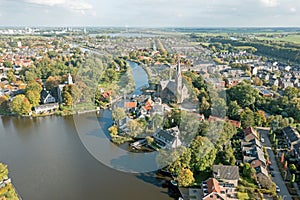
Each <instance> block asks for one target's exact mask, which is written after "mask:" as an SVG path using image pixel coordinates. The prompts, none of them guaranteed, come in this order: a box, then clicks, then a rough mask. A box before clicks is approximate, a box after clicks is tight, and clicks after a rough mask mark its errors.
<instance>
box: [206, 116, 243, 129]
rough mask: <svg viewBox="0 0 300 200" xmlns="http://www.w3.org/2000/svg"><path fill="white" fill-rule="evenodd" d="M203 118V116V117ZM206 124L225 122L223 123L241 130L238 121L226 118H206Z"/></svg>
mask: <svg viewBox="0 0 300 200" xmlns="http://www.w3.org/2000/svg"><path fill="white" fill-rule="evenodd" d="M203 117H204V116H203ZM207 121H208V122H215V121H225V122H229V123H230V124H231V125H233V126H234V127H235V128H241V122H239V121H236V120H231V119H228V118H225V119H223V118H220V117H215V116H212V115H210V116H209V117H208V120H207Z"/></svg>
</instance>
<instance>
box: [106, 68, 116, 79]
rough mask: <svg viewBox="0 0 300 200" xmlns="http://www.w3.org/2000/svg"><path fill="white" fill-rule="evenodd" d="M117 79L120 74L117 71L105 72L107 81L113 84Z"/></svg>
mask: <svg viewBox="0 0 300 200" xmlns="http://www.w3.org/2000/svg"><path fill="white" fill-rule="evenodd" d="M117 79H118V73H117V72H116V71H115V70H113V69H111V68H109V69H107V70H105V73H104V80H105V81H107V82H110V83H112V82H113V81H116V80H117Z"/></svg>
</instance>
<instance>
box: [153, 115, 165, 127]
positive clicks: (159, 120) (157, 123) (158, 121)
mask: <svg viewBox="0 0 300 200" xmlns="http://www.w3.org/2000/svg"><path fill="white" fill-rule="evenodd" d="M163 121H164V119H163V117H162V116H161V115H159V114H155V115H154V116H153V117H152V120H151V125H152V129H153V130H155V129H157V128H159V127H161V128H162V127H163Z"/></svg>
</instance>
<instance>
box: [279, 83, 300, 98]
mask: <svg viewBox="0 0 300 200" xmlns="http://www.w3.org/2000/svg"><path fill="white" fill-rule="evenodd" d="M283 95H284V96H287V97H288V99H289V100H292V99H293V98H297V97H299V95H300V93H299V89H298V88H296V87H290V86H288V87H287V88H285V90H284V91H283Z"/></svg>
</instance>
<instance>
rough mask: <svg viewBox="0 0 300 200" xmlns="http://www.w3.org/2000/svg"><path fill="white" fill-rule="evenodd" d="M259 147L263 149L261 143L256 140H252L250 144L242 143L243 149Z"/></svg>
mask: <svg viewBox="0 0 300 200" xmlns="http://www.w3.org/2000/svg"><path fill="white" fill-rule="evenodd" d="M255 146H257V147H258V148H262V145H261V142H260V141H259V140H258V139H256V138H254V139H252V140H250V141H249V142H242V147H255Z"/></svg>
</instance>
